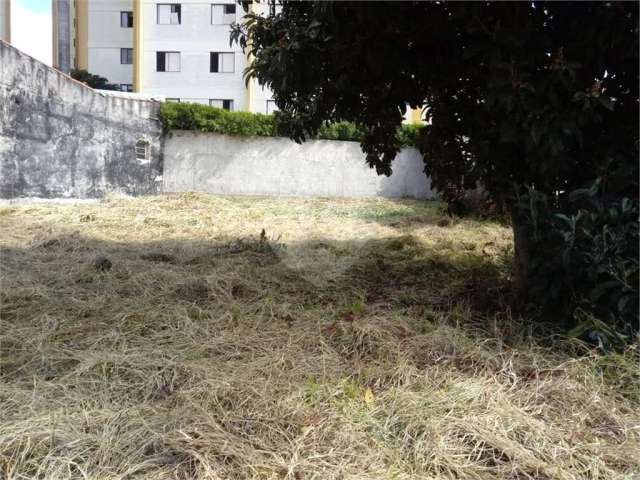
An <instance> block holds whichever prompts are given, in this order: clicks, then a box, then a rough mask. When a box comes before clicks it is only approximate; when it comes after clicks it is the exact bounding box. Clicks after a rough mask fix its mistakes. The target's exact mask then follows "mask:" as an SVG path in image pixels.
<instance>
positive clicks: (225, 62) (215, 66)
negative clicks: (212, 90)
mask: <svg viewBox="0 0 640 480" xmlns="http://www.w3.org/2000/svg"><path fill="white" fill-rule="evenodd" d="M235 70H236V66H235V54H233V53H222V52H211V54H210V57H209V71H210V72H221V73H233V72H235Z"/></svg>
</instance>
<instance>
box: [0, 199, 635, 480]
mask: <svg viewBox="0 0 640 480" xmlns="http://www.w3.org/2000/svg"><path fill="white" fill-rule="evenodd" d="M438 212H439V210H438V206H437V205H435V204H424V203H416V202H404V201H403V202H391V201H382V200H367V201H355V200H354V201H336V200H331V201H329V200H264V199H246V198H245V199H238V198H221V197H212V196H204V195H175V196H161V197H149V198H144V199H135V200H130V199H118V198H111V199H108V200H106V201H104V202H102V203H99V204H83V205H75V206H74V205H51V204H44V205H24V206H11V205H9V206H4V207H2V208H0V228H1V232H2V236H1V237H0V243H1V246H2V262H1V263H2V324H1V337H0V338H1V342H2V343H1V345H0V346H1V350H2V351H1V354H2V355H1V357H0V360H1V361H2V371H1V379H2V383H1V385H0V421H1V423H0V478H3V479H27V478H29V479H30V478H46V479H56V480H59V479H66V478H74V479H76V478H79V479H82V478H84V479H112V478H114V479H115V478H118V479H137V478H152V479H154V480H161V479H193V478H197V479H205V478H206V479H249V478H251V479H284V478H287V479H355V478H357V479H366V478H370V479H512V480H515V479H637V478H638V476H639V475H640V430H639V428H640V419H639V417H640V415H639V411H640V394H639V391H638V388H639V382H640V381H639V378H638V365H637V358H636V357H635V355H637V349H636V350H634V349H631V350H629V351H628V352H626V353H625V354H617V355H613V354H611V355H606V356H603V355H596V354H594V353H590V352H586V351H584V350H581V351H579V352H578V349H579V347H578V346H576V345H572V344H570V343H568V342H561V341H554V342H547V341H545V340H544V338H542V337H541V336H540V334H539V333H536V332H532V331H531V330H530V329H529V328H528V327H526V325H527V323H526V322H525V321H524V320H522V319H519V318H513V316H512V315H511V313H510V311H509V309H508V308H507V307H506V306H505V305H507V302H506V301H505V299H504V298H503V295H505V292H507V291H508V289H506V288H505V284H506V281H507V277H508V274H509V268H508V259H509V257H510V245H511V243H510V242H511V240H510V232H509V230H508V229H506V228H504V227H501V226H499V225H496V224H491V223H479V222H471V221H464V222H460V221H455V222H453V223H450V224H447V222H446V221H445V222H443V221H442V218H441V217H440V215H439V213H438ZM262 229H265V235H262V236H261V231H262ZM578 353H580V355H578Z"/></svg>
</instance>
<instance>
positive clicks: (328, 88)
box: [232, 1, 639, 289]
mask: <svg viewBox="0 0 640 480" xmlns="http://www.w3.org/2000/svg"><path fill="white" fill-rule="evenodd" d="M249 3H250V2H244V6H245V10H248V9H247V6H248V4H249ZM247 18H248V21H247V22H246V23H245V24H243V25H235V26H234V27H233V29H232V41H237V42H239V43H240V45H241V46H242V47H243V48H245V49H246V50H248V53H249V54H250V55H251V56H252V57H253V58H254V60H253V62H252V64H251V65H250V66H249V67H248V69H247V71H246V74H247V76H248V77H251V78H257V79H258V81H259V82H260V83H261V84H265V85H267V86H269V87H270V88H271V89H272V90H273V94H274V100H275V102H276V104H277V106H278V108H279V109H280V111H281V113H280V115H279V116H280V119H281V123H282V127H281V128H283V129H285V132H286V133H288V134H289V135H290V136H291V138H293V139H294V140H296V141H303V140H304V139H305V138H306V137H308V136H310V135H314V134H315V132H317V130H318V129H319V128H320V126H321V125H322V123H323V122H324V121H342V120H346V121H351V122H355V123H356V124H357V125H358V126H359V127H362V128H363V129H364V131H365V132H366V133H365V136H364V140H363V141H362V149H363V151H364V152H365V153H366V159H367V162H368V163H369V165H370V166H371V167H375V168H376V170H377V172H378V173H380V174H385V175H389V174H390V173H391V169H392V160H393V159H394V157H395V156H396V154H397V153H398V151H399V149H400V145H399V143H398V141H397V139H396V135H395V133H396V130H397V128H398V127H399V125H400V124H401V122H402V114H403V112H404V110H405V108H406V105H407V104H408V105H410V106H411V107H413V108H418V107H422V106H423V105H426V107H425V116H426V119H427V122H428V124H429V126H428V127H427V128H425V129H423V131H422V134H421V139H420V150H421V152H422V153H423V155H424V160H425V172H426V173H427V174H428V175H429V176H430V177H431V180H432V182H433V184H434V186H435V187H436V188H437V189H439V190H440V191H445V190H447V189H448V188H450V187H454V188H462V187H465V188H469V187H474V186H476V185H477V184H478V182H479V183H481V184H482V185H483V187H484V188H485V189H486V190H487V191H488V192H489V194H490V195H491V196H492V198H493V199H494V200H495V201H496V202H498V203H500V204H502V205H504V206H505V207H506V208H507V210H508V211H510V212H511V216H512V223H513V228H514V240H515V262H514V264H515V267H516V268H515V271H516V278H517V283H518V285H519V286H520V287H521V288H523V289H524V288H526V287H527V280H528V278H529V263H530V262H529V247H528V234H527V230H526V224H525V222H524V220H523V219H522V218H521V216H520V215H519V214H518V211H517V209H516V208H515V205H516V201H517V197H518V192H521V191H524V190H527V189H530V188H534V189H535V190H536V191H537V192H539V193H542V194H546V195H550V196H552V197H553V199H554V202H555V203H557V204H562V203H563V202H564V201H565V197H566V193H567V192H570V191H572V190H574V189H577V188H581V187H586V186H588V185H590V184H591V183H593V182H594V181H595V180H596V179H600V181H601V185H602V190H603V191H604V192H605V194H606V195H625V196H630V197H631V198H636V199H637V187H638V183H637V172H638V168H637V167H638V166H637V155H638V98H639V97H638V82H639V79H638V23H637V20H638V4H637V3H635V2H629V3H614V2H606V3H586V2H585V3H574V2H572V3H563V2H537V1H534V2H514V3H503V2H469V3H466V2H451V3H448V2H386V3H371V4H367V3H357V2H324V1H322V2H320V1H316V2H283V4H282V9H281V11H280V12H279V13H277V14H272V15H269V16H266V17H264V16H259V15H256V14H253V13H249V14H248V17H247Z"/></svg>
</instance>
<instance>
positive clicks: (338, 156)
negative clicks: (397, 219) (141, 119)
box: [163, 103, 435, 199]
mask: <svg viewBox="0 0 640 480" xmlns="http://www.w3.org/2000/svg"><path fill="white" fill-rule="evenodd" d="M163 108H164V110H163V111H164V119H165V126H166V127H167V128H168V129H169V132H168V133H167V136H166V138H165V142H164V174H163V183H164V190H165V191H167V192H187V191H197V192H208V193H217V194H231V195H268V196H322V197H388V198H401V197H409V198H418V199H430V198H434V197H435V193H434V192H433V191H432V190H431V185H430V181H429V179H428V178H427V176H426V175H425V174H424V172H423V168H424V164H423V160H422V155H421V154H420V153H419V152H418V150H417V149H415V148H413V147H405V148H404V149H403V150H402V151H401V152H400V153H399V154H398V156H397V158H396V159H395V161H394V163H393V175H391V176H390V177H385V176H379V175H377V174H376V172H375V170H373V169H371V168H369V167H368V165H367V164H366V162H365V155H364V153H362V150H361V149H360V144H359V143H358V142H355V141H350V140H359V138H360V135H361V133H360V132H359V131H358V130H357V129H356V128H355V127H354V126H353V125H351V124H349V123H339V124H333V125H327V126H325V127H324V128H323V129H322V130H321V132H320V133H319V135H318V138H317V139H313V140H308V141H306V142H304V143H302V144H297V143H295V142H293V141H291V140H289V139H288V138H284V137H279V136H276V133H277V132H276V128H275V123H274V119H273V117H272V116H270V115H261V114H252V113H245V112H227V111H225V110H221V109H218V108H214V107H208V106H203V105H195V104H177V103H176V104H173V103H169V104H165V105H164V107H163ZM415 133H417V128H416V126H406V127H403V129H402V130H401V131H400V132H399V135H402V134H404V135H405V138H407V139H408V138H411V137H410V135H413V136H414V138H415ZM326 138H328V139H329V140H325V139H326ZM338 139H339V140H343V141H335V140H338Z"/></svg>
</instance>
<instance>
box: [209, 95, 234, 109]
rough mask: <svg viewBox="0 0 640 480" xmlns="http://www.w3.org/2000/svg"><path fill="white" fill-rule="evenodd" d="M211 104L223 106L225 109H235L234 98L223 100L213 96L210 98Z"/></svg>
mask: <svg viewBox="0 0 640 480" xmlns="http://www.w3.org/2000/svg"><path fill="white" fill-rule="evenodd" d="M209 105H211V106H212V107H218V108H223V109H225V110H233V100H222V99H215V98H212V99H211V100H209Z"/></svg>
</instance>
